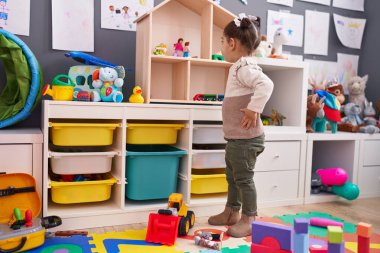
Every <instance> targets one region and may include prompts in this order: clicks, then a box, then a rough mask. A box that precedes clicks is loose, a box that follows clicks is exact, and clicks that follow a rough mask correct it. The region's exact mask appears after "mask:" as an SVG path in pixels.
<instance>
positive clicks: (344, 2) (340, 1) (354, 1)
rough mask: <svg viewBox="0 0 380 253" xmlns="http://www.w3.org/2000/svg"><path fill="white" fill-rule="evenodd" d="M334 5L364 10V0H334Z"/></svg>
mask: <svg viewBox="0 0 380 253" xmlns="http://www.w3.org/2000/svg"><path fill="white" fill-rule="evenodd" d="M333 6H334V7H338V8H342V9H347V10H353V11H364V0H333Z"/></svg>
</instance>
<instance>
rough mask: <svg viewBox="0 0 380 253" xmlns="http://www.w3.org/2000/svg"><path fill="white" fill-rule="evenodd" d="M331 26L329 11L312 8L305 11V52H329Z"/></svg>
mask: <svg viewBox="0 0 380 253" xmlns="http://www.w3.org/2000/svg"><path fill="white" fill-rule="evenodd" d="M329 27H330V14H329V13H326V12H319V11H310V10H306V11H305V47H304V53H305V54H313V55H327V54H328V45H329Z"/></svg>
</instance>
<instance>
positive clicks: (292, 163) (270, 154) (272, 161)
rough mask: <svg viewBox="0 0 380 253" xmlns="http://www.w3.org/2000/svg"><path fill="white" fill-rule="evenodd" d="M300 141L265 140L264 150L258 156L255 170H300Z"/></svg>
mask: <svg viewBox="0 0 380 253" xmlns="http://www.w3.org/2000/svg"><path fill="white" fill-rule="evenodd" d="M300 148H301V143H300V142H299V141H287V142H280V141H269V142H265V150H264V152H263V153H262V154H261V155H260V156H259V157H258V158H257V161H256V166H255V171H273V170H299V167H300Z"/></svg>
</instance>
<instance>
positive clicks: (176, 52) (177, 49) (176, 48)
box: [173, 38, 183, 57]
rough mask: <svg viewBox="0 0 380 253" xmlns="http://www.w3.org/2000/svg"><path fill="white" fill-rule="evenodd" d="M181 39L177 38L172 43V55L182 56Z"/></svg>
mask: <svg viewBox="0 0 380 253" xmlns="http://www.w3.org/2000/svg"><path fill="white" fill-rule="evenodd" d="M182 43H183V39H182V38H179V39H178V41H177V43H175V44H174V53H173V56H177V57H182V56H183V45H182Z"/></svg>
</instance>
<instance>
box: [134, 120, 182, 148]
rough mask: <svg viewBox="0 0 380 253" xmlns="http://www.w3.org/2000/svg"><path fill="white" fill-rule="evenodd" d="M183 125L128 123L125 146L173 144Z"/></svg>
mask: <svg viewBox="0 0 380 253" xmlns="http://www.w3.org/2000/svg"><path fill="white" fill-rule="evenodd" d="M183 127H185V125H184V124H144V123H128V127H127V144H175V143H177V133H178V131H179V130H181V128H183Z"/></svg>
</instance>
